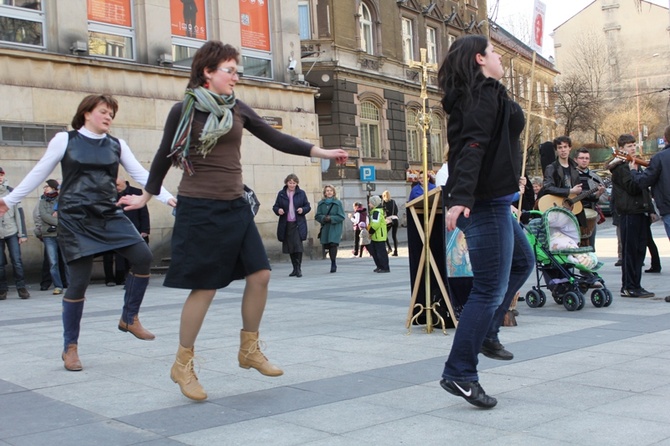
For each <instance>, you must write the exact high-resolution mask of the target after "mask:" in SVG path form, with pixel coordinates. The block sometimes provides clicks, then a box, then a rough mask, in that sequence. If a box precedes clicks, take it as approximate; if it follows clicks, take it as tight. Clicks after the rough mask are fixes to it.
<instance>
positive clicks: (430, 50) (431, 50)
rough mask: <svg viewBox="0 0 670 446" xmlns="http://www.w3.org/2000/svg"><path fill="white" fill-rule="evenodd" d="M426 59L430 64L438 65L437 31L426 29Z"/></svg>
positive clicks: (430, 28)
mask: <svg viewBox="0 0 670 446" xmlns="http://www.w3.org/2000/svg"><path fill="white" fill-rule="evenodd" d="M426 58H427V59H428V63H437V29H435V28H433V27H432V26H429V27H427V28H426Z"/></svg>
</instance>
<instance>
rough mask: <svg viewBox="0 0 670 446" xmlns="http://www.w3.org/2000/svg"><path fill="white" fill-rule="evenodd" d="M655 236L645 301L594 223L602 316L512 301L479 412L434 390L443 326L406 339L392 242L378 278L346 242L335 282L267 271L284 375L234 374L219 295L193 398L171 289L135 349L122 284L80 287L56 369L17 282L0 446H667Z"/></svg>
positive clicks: (154, 287)
mask: <svg viewBox="0 0 670 446" xmlns="http://www.w3.org/2000/svg"><path fill="white" fill-rule="evenodd" d="M403 231H404V230H403ZM653 231H654V235H655V238H656V240H657V243H658V245H659V249H660V251H661V255H662V258H661V260H662V264H663V268H664V269H663V272H662V273H661V274H644V277H643V283H642V285H643V286H644V287H645V288H646V289H648V290H650V291H654V292H656V293H657V295H656V297H655V298H651V299H624V298H620V297H619V293H618V291H619V288H620V270H619V268H617V267H615V266H614V262H615V260H616V237H615V233H614V228H613V227H603V228H601V229H600V230H599V233H598V241H597V248H598V249H597V250H598V254H599V257H600V259H601V260H602V261H604V262H605V266H604V267H603V269H602V270H601V273H602V275H603V277H604V279H605V282H606V284H607V286H608V288H610V289H611V290H612V292H613V295H614V302H613V304H612V305H611V306H610V307H608V308H595V307H593V306H592V305H591V303H590V302H587V304H586V306H585V307H584V309H582V310H581V311H576V312H568V311H566V310H565V309H564V308H563V307H562V306H559V305H556V304H555V303H554V302H553V300H552V299H551V298H550V299H549V302H547V304H546V305H545V306H544V307H542V308H535V309H532V308H529V307H528V306H527V305H526V304H525V303H520V304H519V307H518V308H519V312H520V315H519V316H518V317H517V321H518V326H517V327H506V328H503V330H502V333H501V340H502V342H503V343H504V344H505V346H506V347H507V348H508V349H509V350H511V351H512V352H514V354H515V359H514V360H513V361H509V362H502V361H494V360H491V359H488V358H485V357H483V356H481V355H480V369H481V376H480V379H481V383H482V385H483V387H484V388H485V389H486V391H487V392H488V393H489V394H491V395H493V396H495V397H496V398H498V406H497V407H496V408H494V409H493V410H489V411H483V410H479V409H476V408H474V407H473V406H471V405H469V404H468V403H466V402H465V401H464V400H463V399H461V398H457V397H455V396H452V395H450V394H448V393H446V392H445V391H444V390H442V389H441V388H440V385H439V379H440V374H441V371H442V366H443V363H444V360H445V359H446V356H447V354H448V352H449V346H450V344H451V342H452V339H453V329H450V330H448V332H447V333H448V334H447V336H445V335H443V334H442V332H441V331H439V330H436V331H434V332H433V333H432V334H426V333H425V332H424V330H423V328H422V327H414V328H413V329H412V331H411V334H408V332H407V329H406V328H405V320H406V317H407V312H408V306H409V300H410V288H409V271H408V259H407V250H406V248H403V249H402V250H401V252H400V254H401V255H400V257H391V273H390V274H374V273H373V272H372V270H373V269H374V264H373V262H372V259H371V258H366V257H364V258H362V259H359V258H350V257H351V255H350V252H349V251H348V250H346V249H343V250H342V251H344V252H341V254H340V255H341V257H342V258H341V259H339V260H338V271H337V273H336V274H330V273H329V272H328V271H329V266H330V264H329V261H328V260H311V261H310V260H308V261H307V262H306V263H305V264H304V268H303V274H304V276H303V277H302V278H294V277H288V273H289V272H290V264H289V263H288V262H285V263H277V264H274V265H273V273H272V281H271V283H270V297H269V300H268V306H267V310H266V313H265V317H264V321H263V324H262V329H261V337H262V338H263V339H264V341H265V342H266V343H267V347H266V349H265V353H266V354H267V356H268V357H269V358H270V359H271V360H272V361H273V362H275V363H276V364H278V365H280V366H281V367H282V368H283V369H284V371H285V374H284V375H283V376H281V377H278V378H268V377H264V376H262V375H260V374H259V373H258V372H256V371H254V370H244V369H241V368H239V367H238V365H237V349H238V346H239V329H240V328H241V320H240V295H241V290H242V287H243V282H236V283H234V284H233V285H232V286H231V287H229V288H228V289H226V290H223V291H221V292H219V293H218V294H217V297H216V299H215V301H214V303H213V304H212V307H211V309H210V311H209V314H208V316H207V318H206V320H205V324H204V327H203V329H202V331H201V333H200V337H199V339H198V342H197V343H196V354H197V356H198V357H199V358H200V363H199V377H200V381H201V383H202V384H203V386H204V387H205V389H206V390H207V392H208V394H209V399H208V400H206V401H205V402H202V403H196V402H193V401H190V400H188V399H186V398H185V397H183V396H182V394H181V393H180V392H179V388H178V386H177V385H176V384H174V383H173V382H172V381H171V380H170V377H169V370H170V366H171V364H172V362H173V360H174V355H175V352H176V348H177V344H178V328H179V316H180V311H181V306H182V303H183V301H184V298H185V296H186V292H185V291H183V290H174V289H169V288H164V287H162V285H161V284H162V278H161V277H154V278H153V280H152V283H151V285H150V287H149V289H148V291H147V296H146V298H145V301H144V304H143V307H142V313H141V319H142V323H143V324H144V325H145V326H146V327H147V328H149V329H150V330H152V331H153V332H154V333H155V334H156V336H157V337H156V340H155V341H152V342H145V341H139V340H136V339H135V338H134V337H132V336H130V335H129V334H126V333H121V332H120V331H118V330H117V322H118V320H119V316H120V311H121V306H122V299H123V298H122V296H123V291H122V289H121V287H114V288H111V287H110V288H108V287H105V286H104V284H93V285H91V287H90V288H89V292H88V295H87V300H86V306H85V309H84V318H83V321H82V332H81V336H80V344H79V354H80V357H81V360H82V363H83V365H84V370H83V371H81V372H68V371H66V370H65V369H64V368H63V364H62V361H61V359H60V351H61V347H62V327H61V316H60V307H61V304H60V301H61V298H60V296H53V295H52V294H51V291H48V292H40V291H39V286H38V285H36V284H31V285H32V286H31V289H30V291H31V293H32V298H31V299H29V300H19V299H18V297H17V296H16V291H15V290H14V289H10V292H9V297H8V299H7V300H6V301H2V302H0V333H1V334H2V336H0V351H1V358H2V359H1V360H0V445H2V446H5V445H14V446H32V445H49V446H57V445H146V446H149V445H152V446H153V445H166V446H167V445H265V444H268V445H274V446H279V445H309V446H340V445H341V446H359V445H381V444H384V445H444V444H453V445H482V444H486V445H533V446H537V445H540V446H544V445H589V446H591V445H607V446H611V445H636V446H641V445H666V446H670V409H669V408H670V404H669V403H668V398H669V397H670V304H669V303H666V302H664V300H663V298H664V297H665V296H667V295H670V280H668V277H669V276H670V243H669V242H668V239H667V237H666V235H665V233H664V231H663V228H662V225H660V224H655V225H654V226H653ZM646 263H647V268H648V267H649V260H648V259H647V262H646ZM534 280H535V279H534V275H533V276H532V277H531V279H530V281H529V283H528V284H527V285H526V286H525V287H524V288H523V292H524V293H525V292H526V291H527V290H528V289H529V288H530V285H531V284H532V282H534Z"/></svg>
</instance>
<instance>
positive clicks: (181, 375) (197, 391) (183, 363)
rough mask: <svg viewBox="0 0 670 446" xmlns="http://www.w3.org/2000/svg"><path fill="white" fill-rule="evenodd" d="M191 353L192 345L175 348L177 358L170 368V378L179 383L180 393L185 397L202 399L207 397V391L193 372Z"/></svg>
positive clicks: (192, 352)
mask: <svg viewBox="0 0 670 446" xmlns="http://www.w3.org/2000/svg"><path fill="white" fill-rule="evenodd" d="M193 355H194V351H193V347H191V348H186V347H182V346H181V345H180V346H179V350H177V358H176V359H175V361H174V364H173V365H172V370H170V378H172V381H174V382H176V383H177V384H179V388H180V389H181V393H183V394H184V396H185V397H187V398H190V399H192V400H196V401H202V400H204V399H207V393H206V392H205V389H203V388H202V386H201V385H200V382H198V376H197V375H196V374H195V370H194V368H193Z"/></svg>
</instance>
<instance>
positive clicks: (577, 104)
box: [554, 74, 596, 136]
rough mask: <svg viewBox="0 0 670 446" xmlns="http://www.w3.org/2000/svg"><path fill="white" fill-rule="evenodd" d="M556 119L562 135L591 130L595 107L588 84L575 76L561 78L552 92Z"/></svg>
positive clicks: (569, 75)
mask: <svg viewBox="0 0 670 446" xmlns="http://www.w3.org/2000/svg"><path fill="white" fill-rule="evenodd" d="M554 99H555V104H556V118H558V121H559V123H560V124H562V125H563V134H564V135H568V136H569V135H570V134H571V133H572V132H574V131H575V130H588V129H591V128H592V123H593V121H592V118H593V114H594V111H595V109H596V105H595V104H594V95H593V92H592V91H591V88H590V87H589V83H588V81H587V80H586V79H584V78H583V77H581V76H579V75H577V74H568V75H566V76H562V77H561V78H560V79H559V80H558V82H557V83H556V88H555V91H554Z"/></svg>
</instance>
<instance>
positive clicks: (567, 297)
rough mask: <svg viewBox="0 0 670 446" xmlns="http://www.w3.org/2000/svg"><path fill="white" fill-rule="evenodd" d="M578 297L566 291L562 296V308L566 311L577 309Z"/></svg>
mask: <svg viewBox="0 0 670 446" xmlns="http://www.w3.org/2000/svg"><path fill="white" fill-rule="evenodd" d="M579 300H580V299H579V296H578V295H577V293H575V292H573V291H568V292H567V293H565V294H564V295H563V306H564V307H565V309H566V310H568V311H575V310H577V309H579Z"/></svg>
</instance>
